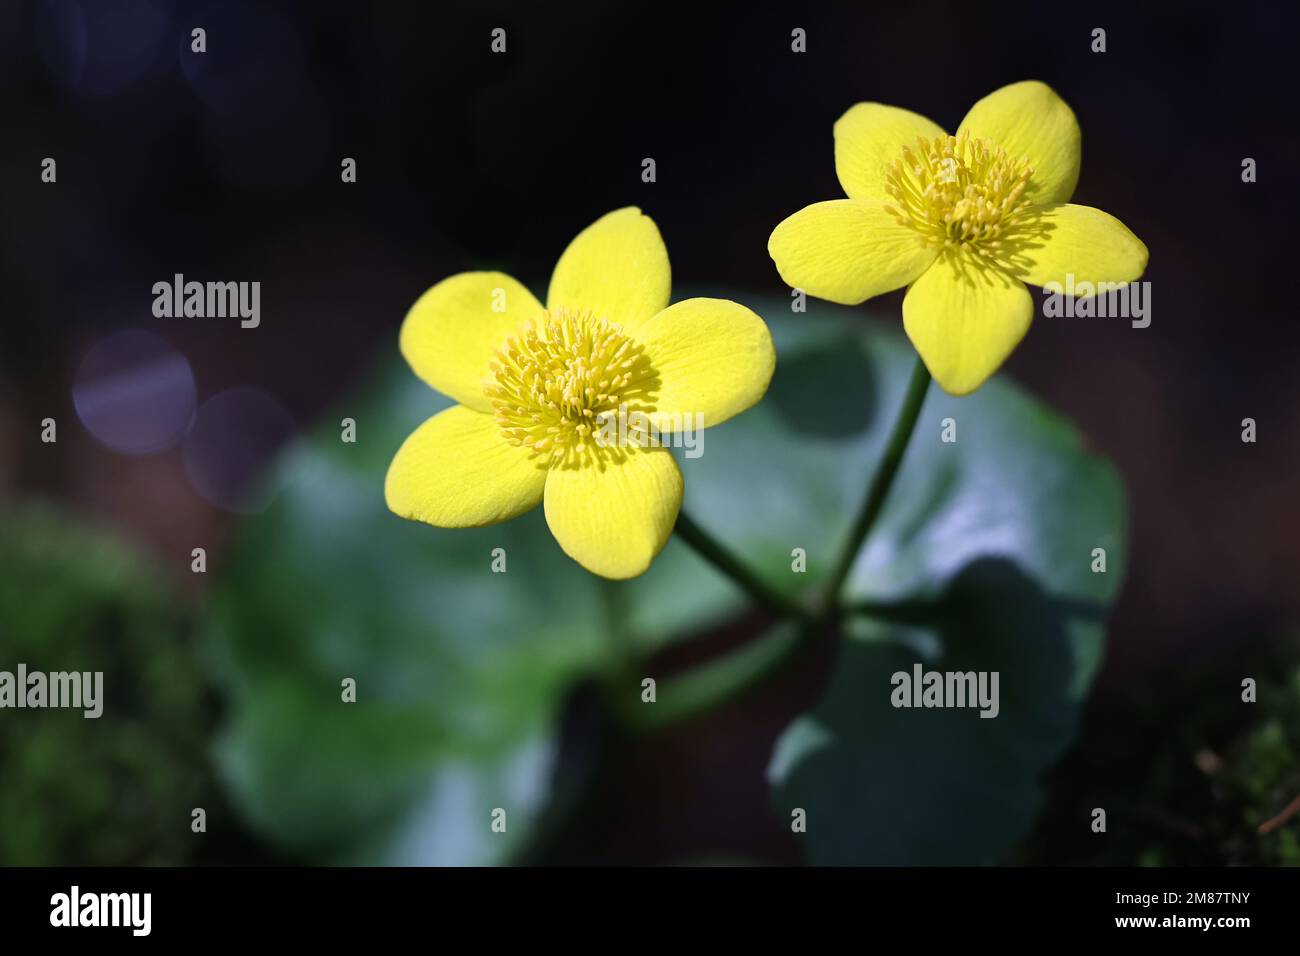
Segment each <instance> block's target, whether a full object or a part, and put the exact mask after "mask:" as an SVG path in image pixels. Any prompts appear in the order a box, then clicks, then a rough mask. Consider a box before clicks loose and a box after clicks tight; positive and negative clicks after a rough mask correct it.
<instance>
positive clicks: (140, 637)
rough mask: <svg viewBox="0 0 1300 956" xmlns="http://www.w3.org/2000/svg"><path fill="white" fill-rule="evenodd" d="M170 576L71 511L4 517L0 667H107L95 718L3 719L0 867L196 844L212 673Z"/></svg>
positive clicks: (63, 713)
mask: <svg viewBox="0 0 1300 956" xmlns="http://www.w3.org/2000/svg"><path fill="white" fill-rule="evenodd" d="M166 581H167V578H166V575H165V574H164V573H163V572H162V570H161V569H159V568H158V567H156V566H155V565H153V564H152V563H150V562H149V561H147V560H145V559H144V558H143V557H142V556H141V555H140V554H139V553H137V552H136V551H135V550H134V549H133V548H130V547H128V546H126V545H125V544H123V543H122V542H120V541H118V540H116V539H115V538H113V537H111V536H109V535H107V534H104V533H101V532H94V531H90V530H87V529H86V528H85V527H84V526H83V525H82V524H81V523H80V522H78V521H77V520H76V519H74V518H72V517H71V516H68V515H65V514H62V513H59V512H56V511H54V510H52V509H50V508H47V507H44V506H26V507H23V508H21V509H19V510H15V511H11V512H8V513H3V514H0V669H3V670H7V671H10V672H11V673H12V672H14V671H15V669H16V667H17V665H18V664H19V663H20V662H21V663H24V664H26V665H27V668H28V669H29V671H35V670H40V671H46V672H49V671H71V670H76V671H91V672H94V671H102V672H103V674H104V678H103V697H104V705H103V707H104V709H103V715H102V716H101V717H99V718H97V719H86V718H85V717H83V713H82V711H81V710H65V709H39V710H33V709H21V710H19V709H14V710H5V711H4V712H3V715H2V716H0V821H3V826H0V864H10V865H58V864H62V865H83V864H94V865H109V864H139V863H166V864H175V863H182V862H185V861H186V860H188V859H189V858H191V856H192V854H193V853H194V852H195V850H196V848H197V846H198V841H199V840H200V839H201V837H199V836H197V835H195V834H193V833H192V832H191V830H190V819H191V818H190V812H191V809H192V808H194V807H196V806H200V805H201V803H200V794H201V793H202V792H203V791H202V788H203V783H204V780H205V779H206V755H207V742H206V738H205V719H204V716H203V683H202V681H201V679H200V675H199V671H198V668H197V664H196V662H195V660H194V657H193V653H192V647H190V646H188V644H187V643H186V640H185V626H184V618H183V616H182V613H181V612H180V610H179V609H178V607H177V605H176V604H175V603H174V602H173V600H172V599H171V597H170V594H169V589H168V587H167V584H166Z"/></svg>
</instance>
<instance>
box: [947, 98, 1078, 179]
mask: <svg viewBox="0 0 1300 956" xmlns="http://www.w3.org/2000/svg"><path fill="white" fill-rule="evenodd" d="M963 132H966V133H970V135H971V136H977V137H979V138H981V139H987V140H991V141H993V142H994V143H996V144H997V145H998V146H1001V147H1002V148H1003V149H1005V150H1006V151H1007V155H1008V156H1010V157H1011V158H1012V159H1022V158H1028V160H1029V165H1030V166H1032V167H1033V169H1034V174H1033V176H1031V177H1030V180H1029V186H1028V188H1027V189H1026V190H1025V196H1026V198H1028V199H1029V200H1031V201H1032V202H1036V203H1052V202H1065V201H1066V200H1067V199H1069V198H1070V197H1071V196H1072V195H1074V187H1075V184H1076V183H1078V181H1079V159H1080V134H1079V121H1078V120H1076V119H1075V118H1074V111H1073V110H1071V109H1070V107H1069V106H1068V105H1067V104H1066V102H1065V100H1063V99H1061V98H1060V97H1059V96H1057V95H1056V91H1055V90H1053V89H1052V88H1051V87H1050V86H1048V85H1047V84H1046V83H1042V82H1039V81H1038V80H1024V81H1022V82H1020V83H1012V84H1011V85H1010V86H1004V87H1002V89H1000V90H994V91H993V92H992V93H990V94H989V95H988V96H986V97H984V99H982V100H980V101H979V102H978V103H976V104H975V105H974V106H972V107H971V109H970V112H969V113H967V114H966V118H965V119H964V120H962V121H961V126H959V127H957V133H958V135H960V134H961V133H963Z"/></svg>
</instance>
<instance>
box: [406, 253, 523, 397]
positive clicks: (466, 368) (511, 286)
mask: <svg viewBox="0 0 1300 956" xmlns="http://www.w3.org/2000/svg"><path fill="white" fill-rule="evenodd" d="M498 310H499V311H498ZM541 311H542V304H541V303H540V302H538V301H537V298H536V297H535V296H534V295H533V294H532V293H531V292H529V291H528V290H527V289H526V288H524V287H523V286H522V285H520V284H519V283H518V282H517V281H515V280H514V279H512V278H510V276H508V275H506V274H505V273H504V272H462V273H460V274H458V275H454V276H451V277H450V278H447V279H443V280H442V281H441V282H439V283H438V284H437V285H435V286H434V287H433V288H431V289H429V290H428V291H427V292H425V293H424V295H422V296H420V298H419V299H418V300H416V303H415V305H413V306H411V311H410V312H408V313H407V314H406V319H405V320H404V321H403V322H402V331H401V333H400V335H399V344H400V346H401V349H402V355H404V356H405V357H406V361H407V362H408V363H410V366H411V368H412V369H413V370H414V371H415V374H416V375H418V376H420V378H422V379H424V380H425V381H426V382H428V383H429V384H430V385H432V386H433V387H434V388H436V389H437V390H438V391H440V392H442V393H443V394H444V395H449V396H451V397H452V398H454V399H455V400H456V401H458V402H460V403H461V404H462V405H468V406H469V407H470V408H474V409H477V410H479V411H483V412H486V411H490V410H491V408H492V406H491V405H490V404H489V402H488V400H487V397H486V396H485V395H484V394H483V383H484V379H485V378H486V377H487V376H488V375H489V374H490V372H489V366H490V364H491V362H492V358H493V354H494V353H495V351H496V350H497V349H499V348H500V347H501V346H502V345H504V344H505V341H506V339H507V338H508V337H509V336H510V335H512V334H513V333H514V332H515V331H516V330H518V328H519V326H520V325H522V324H523V323H524V322H525V321H527V320H528V319H530V318H532V317H533V316H536V315H538V314H539V313H540V312H541Z"/></svg>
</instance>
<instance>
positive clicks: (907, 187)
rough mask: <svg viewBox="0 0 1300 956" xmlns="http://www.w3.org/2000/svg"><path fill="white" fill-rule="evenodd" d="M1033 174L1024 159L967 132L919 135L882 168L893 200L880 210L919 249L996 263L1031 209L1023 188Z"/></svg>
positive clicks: (887, 190)
mask: <svg viewBox="0 0 1300 956" xmlns="http://www.w3.org/2000/svg"><path fill="white" fill-rule="evenodd" d="M1033 173H1034V171H1033V169H1032V168H1031V167H1030V165H1029V161H1028V160H1026V159H1018V160H1017V159H1012V158H1011V157H1009V156H1008V155H1007V153H1006V151H1005V150H1003V149H1001V148H999V147H997V146H995V145H993V144H992V143H990V142H988V141H987V140H983V139H976V138H974V137H972V136H969V135H968V134H966V133H962V134H961V135H959V136H936V137H935V138H934V139H933V140H926V139H923V138H921V137H918V138H917V141H916V145H915V147H914V148H913V147H911V146H904V147H903V153H902V158H901V159H896V160H894V161H893V162H891V163H890V164H889V165H888V166H886V167H885V191H886V192H887V193H888V194H889V195H890V197H891V198H892V199H893V200H894V203H893V204H892V205H890V206H887V207H885V208H886V211H887V212H889V213H890V214H891V215H892V216H893V217H894V218H895V219H896V220H898V222H899V223H900V224H901V225H903V226H906V227H907V228H909V229H911V230H913V231H914V232H915V233H916V234H917V237H918V238H919V239H920V241H921V243H922V244H923V245H926V246H929V247H932V248H935V249H953V248H956V247H959V246H960V247H965V248H966V249H968V250H970V251H973V252H975V253H976V254H978V255H982V256H989V257H991V258H994V259H997V258H999V256H1000V254H1001V252H1002V248H1003V243H1004V241H1005V240H1006V238H1007V233H1008V231H1009V230H1010V229H1011V228H1012V227H1013V226H1014V224H1015V223H1016V220H1017V219H1018V218H1019V217H1020V216H1021V215H1022V214H1023V213H1024V212H1025V211H1026V210H1027V209H1028V208H1029V206H1030V202H1029V200H1027V199H1025V189H1026V188H1027V187H1028V185H1029V180H1030V177H1032V176H1033Z"/></svg>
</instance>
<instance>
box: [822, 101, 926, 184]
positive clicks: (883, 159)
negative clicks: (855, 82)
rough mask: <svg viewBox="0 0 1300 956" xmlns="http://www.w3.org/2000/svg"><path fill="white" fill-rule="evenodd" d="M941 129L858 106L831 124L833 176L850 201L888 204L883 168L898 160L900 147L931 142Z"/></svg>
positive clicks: (916, 117) (876, 106)
mask: <svg viewBox="0 0 1300 956" xmlns="http://www.w3.org/2000/svg"><path fill="white" fill-rule="evenodd" d="M942 135H943V127H942V126H940V125H939V124H937V123H934V122H931V121H930V120H928V119H926V118H925V117H924V116H921V115H920V114H919V113H912V112H909V111H908V110H904V109H899V108H898V107H897V106H885V105H884V104H883V103H858V104H857V105H856V106H853V107H850V108H849V111H848V112H847V113H845V114H844V115H843V116H841V117H840V118H839V119H838V120H836V121H835V173H836V175H837V176H839V178H840V185H841V186H843V187H844V193H845V195H847V196H848V197H849V198H850V199H879V200H881V201H882V202H883V201H886V200H888V198H889V196H888V195H887V194H886V193H885V189H884V181H885V166H886V165H887V164H888V163H892V162H893V161H894V160H896V159H901V158H902V155H903V147H904V146H914V145H915V144H916V138H917V137H918V136H920V137H921V138H923V139H927V140H929V139H934V138H935V137H936V136H942Z"/></svg>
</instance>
